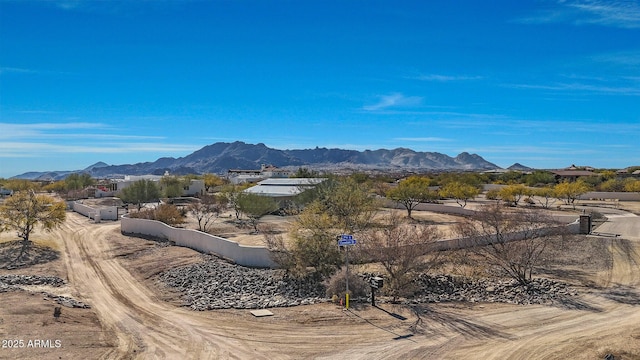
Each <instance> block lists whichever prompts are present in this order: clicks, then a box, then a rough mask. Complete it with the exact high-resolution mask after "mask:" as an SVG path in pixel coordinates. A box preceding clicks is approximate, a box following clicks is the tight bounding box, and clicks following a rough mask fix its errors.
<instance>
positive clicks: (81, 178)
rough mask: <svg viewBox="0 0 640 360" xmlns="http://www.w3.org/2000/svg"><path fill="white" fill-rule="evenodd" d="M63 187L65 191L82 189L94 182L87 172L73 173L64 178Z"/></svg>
mask: <svg viewBox="0 0 640 360" xmlns="http://www.w3.org/2000/svg"><path fill="white" fill-rule="evenodd" d="M64 182H65V189H66V190H67V191H72V190H82V189H84V188H86V187H87V186H91V185H93V184H95V179H93V178H92V177H91V175H89V174H87V173H73V174H70V175H69V176H67V178H66V179H64Z"/></svg>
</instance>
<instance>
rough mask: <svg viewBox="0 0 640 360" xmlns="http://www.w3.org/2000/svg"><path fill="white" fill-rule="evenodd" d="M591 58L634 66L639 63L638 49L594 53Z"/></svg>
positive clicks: (639, 54) (639, 52)
mask: <svg viewBox="0 0 640 360" xmlns="http://www.w3.org/2000/svg"><path fill="white" fill-rule="evenodd" d="M592 59H593V60H594V61H597V62H603V63H611V64H614V65H624V66H631V67H636V66H639V65H640V51H622V52H615V53H610V54H603V55H596V56H593V57H592Z"/></svg>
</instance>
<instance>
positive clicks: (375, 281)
mask: <svg viewBox="0 0 640 360" xmlns="http://www.w3.org/2000/svg"><path fill="white" fill-rule="evenodd" d="M383 284H384V282H383V280H382V278H381V277H379V276H374V277H372V278H371V280H369V285H370V286H371V306H376V289H381V288H382V286H383Z"/></svg>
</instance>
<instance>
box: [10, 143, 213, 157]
mask: <svg viewBox="0 0 640 360" xmlns="http://www.w3.org/2000/svg"><path fill="white" fill-rule="evenodd" d="M199 148H201V146H197V145H190V144H189V145H185V144H166V143H140V142H138V143H103V144H100V145H83V144H78V145H66V144H51V143H40V142H0V157H6V158H15V157H41V156H42V154H43V153H47V154H69V153H72V154H76V153H83V154H122V153H140V152H151V153H156V152H163V153H189V152H193V151H196V150H198V149H199Z"/></svg>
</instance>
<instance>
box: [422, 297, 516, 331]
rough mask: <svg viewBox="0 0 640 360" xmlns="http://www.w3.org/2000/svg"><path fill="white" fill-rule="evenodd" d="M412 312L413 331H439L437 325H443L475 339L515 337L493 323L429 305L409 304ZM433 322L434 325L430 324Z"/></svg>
mask: <svg viewBox="0 0 640 360" xmlns="http://www.w3.org/2000/svg"><path fill="white" fill-rule="evenodd" d="M411 309H412V310H413V312H414V314H415V315H416V316H417V317H418V320H417V321H416V323H415V324H413V325H412V326H411V330H412V331H413V332H415V333H424V332H434V333H437V332H440V330H439V329H438V327H445V328H448V329H450V330H452V331H455V332H457V333H459V334H462V335H463V336H465V337H469V338H476V339H494V338H499V339H515V338H516V337H515V336H513V335H510V334H508V333H506V332H503V331H500V330H499V329H497V328H496V326H495V325H493V324H491V325H485V324H482V323H479V322H476V321H470V320H468V319H464V318H462V317H461V316H457V315H453V314H448V313H446V312H443V311H441V310H438V309H437V308H433V307H431V306H429V305H425V304H421V305H413V306H411ZM431 324H434V325H431Z"/></svg>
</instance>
